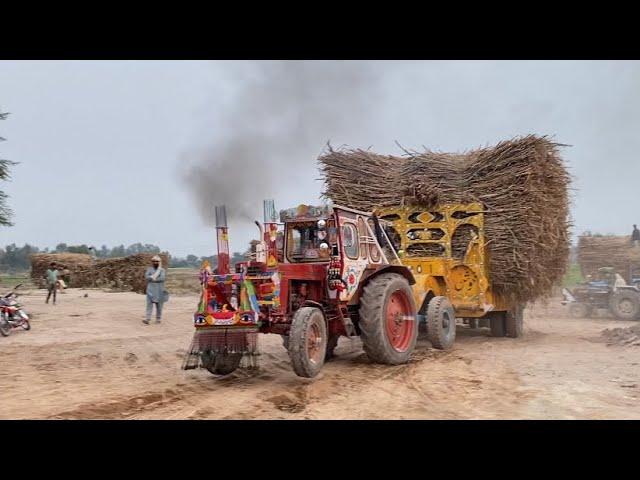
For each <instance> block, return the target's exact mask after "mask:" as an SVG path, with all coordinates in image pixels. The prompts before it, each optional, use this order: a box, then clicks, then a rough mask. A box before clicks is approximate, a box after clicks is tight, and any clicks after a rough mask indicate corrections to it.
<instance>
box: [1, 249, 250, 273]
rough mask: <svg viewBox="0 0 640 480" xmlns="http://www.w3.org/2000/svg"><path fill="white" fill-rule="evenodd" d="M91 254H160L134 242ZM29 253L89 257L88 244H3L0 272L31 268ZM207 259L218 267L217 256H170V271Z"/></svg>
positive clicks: (238, 259)
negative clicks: (67, 254) (42, 246)
mask: <svg viewBox="0 0 640 480" xmlns="http://www.w3.org/2000/svg"><path fill="white" fill-rule="evenodd" d="M94 249H95V255H96V257H97V258H100V259H103V258H115V257H126V256H127V255H135V254H137V253H160V252H161V249H160V247H158V246H157V245H151V244H148V243H145V244H142V243H134V244H132V245H129V246H128V247H125V246H124V245H118V246H115V247H113V248H109V247H107V246H106V245H102V246H101V247H100V248H98V247H94ZM32 253H86V254H88V255H92V252H91V245H86V244H82V245H67V244H66V243H59V244H58V245H56V247H55V248H53V249H49V248H44V249H40V248H38V247H35V246H33V245H29V244H28V243H26V244H25V245H24V246H22V247H19V246H17V245H16V244H15V243H13V244H11V245H7V246H5V247H4V248H0V272H12V273H13V272H17V271H26V270H29V268H31V261H30V259H29V255H31V254H32ZM204 260H208V261H209V263H210V264H211V265H212V266H214V267H215V266H216V265H217V264H218V256H217V255H211V256H209V257H203V256H197V255H187V256H186V257H185V258H180V257H170V265H169V266H170V267H174V268H200V265H202V262H203V261H204ZM244 260H245V254H242V253H238V252H236V253H234V254H233V256H232V257H231V263H232V264H235V263H237V262H242V261H244Z"/></svg>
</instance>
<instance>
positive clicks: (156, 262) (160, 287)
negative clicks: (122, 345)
mask: <svg viewBox="0 0 640 480" xmlns="http://www.w3.org/2000/svg"><path fill="white" fill-rule="evenodd" d="M144 278H145V280H146V281H147V315H146V317H145V319H144V320H143V321H142V323H145V324H146V325H149V322H150V321H151V312H152V311H153V304H154V303H155V304H156V323H160V320H161V317H162V303H163V302H164V279H165V273H164V268H162V266H161V261H160V257H159V256H158V255H155V256H154V257H153V258H152V259H151V266H150V267H148V268H147V271H146V272H145V273H144Z"/></svg>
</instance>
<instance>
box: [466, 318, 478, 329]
mask: <svg viewBox="0 0 640 480" xmlns="http://www.w3.org/2000/svg"><path fill="white" fill-rule="evenodd" d="M469 328H473V329H474V330H475V329H477V328H480V319H478V318H470V319H469Z"/></svg>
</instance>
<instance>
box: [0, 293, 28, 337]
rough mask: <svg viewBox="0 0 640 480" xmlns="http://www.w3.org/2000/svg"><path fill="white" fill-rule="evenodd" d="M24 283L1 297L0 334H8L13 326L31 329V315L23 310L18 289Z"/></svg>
mask: <svg viewBox="0 0 640 480" xmlns="http://www.w3.org/2000/svg"><path fill="white" fill-rule="evenodd" d="M21 286H22V284H19V285H16V286H15V287H14V288H13V290H11V291H10V292H9V293H7V294H6V295H4V296H3V297H2V298H0V334H2V335H3V336H5V337H6V336H8V335H9V334H10V333H11V330H12V329H13V328H23V329H25V330H30V329H31V324H30V323H29V316H28V315H27V314H26V313H25V311H24V310H22V305H21V304H19V303H18V301H17V298H18V294H17V293H16V290H17V289H18V288H20V287H21Z"/></svg>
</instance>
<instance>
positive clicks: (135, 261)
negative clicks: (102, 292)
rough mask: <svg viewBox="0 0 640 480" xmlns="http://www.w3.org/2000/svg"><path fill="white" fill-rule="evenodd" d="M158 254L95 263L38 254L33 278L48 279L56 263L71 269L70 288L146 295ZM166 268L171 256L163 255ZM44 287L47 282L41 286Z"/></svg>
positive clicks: (85, 257) (87, 259) (33, 262)
mask: <svg viewBox="0 0 640 480" xmlns="http://www.w3.org/2000/svg"><path fill="white" fill-rule="evenodd" d="M154 255H155V254H151V253H139V254H136V255H129V256H127V257H118V258H107V259H99V260H93V259H92V258H91V256H90V255H85V254H74V253H68V254H49V255H47V254H34V255H32V257H31V278H33V279H34V281H36V280H37V279H39V278H40V279H41V278H42V277H44V274H45V271H46V270H47V268H49V264H50V263H51V262H52V261H54V262H56V264H57V266H58V269H60V267H61V266H64V267H66V268H67V269H68V270H69V277H70V279H69V285H68V286H71V287H76V288H105V289H109V290H120V291H131V292H137V293H144V291H145V289H146V281H145V279H144V272H145V270H146V268H147V267H148V266H150V265H151V258H152V257H153V256H154ZM159 256H160V258H161V259H162V265H163V267H164V268H165V271H166V268H167V265H168V263H169V255H168V254H166V253H162V254H159ZM38 284H39V285H40V286H44V282H43V281H40V282H39V283H38Z"/></svg>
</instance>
